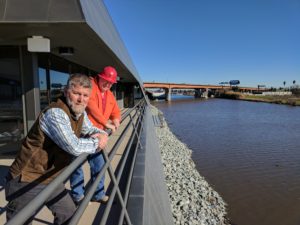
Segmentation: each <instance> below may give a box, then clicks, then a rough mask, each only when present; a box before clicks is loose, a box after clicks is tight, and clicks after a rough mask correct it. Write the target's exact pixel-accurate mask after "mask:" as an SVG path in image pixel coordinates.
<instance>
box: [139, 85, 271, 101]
mask: <svg viewBox="0 0 300 225" xmlns="http://www.w3.org/2000/svg"><path fill="white" fill-rule="evenodd" d="M143 86H144V88H150V89H151V88H161V89H164V91H165V99H166V100H167V101H170V100H171V93H172V89H187V90H188V89H194V93H195V94H194V95H195V97H196V98H197V97H204V98H207V97H208V93H209V91H210V92H212V93H213V94H215V93H216V92H218V91H225V90H234V89H238V90H239V91H241V92H254V91H264V90H268V89H267V88H259V87H238V86H224V85H210V84H208V85H207V84H185V83H159V82H158V83H156V82H144V83H143Z"/></svg>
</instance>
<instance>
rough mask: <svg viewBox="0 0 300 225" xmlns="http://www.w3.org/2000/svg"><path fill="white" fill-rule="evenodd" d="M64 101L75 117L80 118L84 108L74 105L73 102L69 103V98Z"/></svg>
mask: <svg viewBox="0 0 300 225" xmlns="http://www.w3.org/2000/svg"><path fill="white" fill-rule="evenodd" d="M66 99H67V104H68V106H69V107H70V108H71V109H72V111H73V112H74V113H75V115H76V116H80V115H81V114H82V113H83V112H84V110H85V106H83V105H75V104H74V103H73V102H71V100H70V99H69V98H66Z"/></svg>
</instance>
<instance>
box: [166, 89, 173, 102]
mask: <svg viewBox="0 0 300 225" xmlns="http://www.w3.org/2000/svg"><path fill="white" fill-rule="evenodd" d="M165 94H166V101H171V94H172V88H165Z"/></svg>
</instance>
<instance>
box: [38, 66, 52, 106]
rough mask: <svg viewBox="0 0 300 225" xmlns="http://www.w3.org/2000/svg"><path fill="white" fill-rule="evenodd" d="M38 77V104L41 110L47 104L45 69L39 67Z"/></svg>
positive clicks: (48, 100)
mask: <svg viewBox="0 0 300 225" xmlns="http://www.w3.org/2000/svg"><path fill="white" fill-rule="evenodd" d="M39 79H40V83H39V85H40V104H41V110H43V109H44V108H45V107H46V106H47V105H49V102H50V99H49V91H48V89H47V73H46V69H44V68H39Z"/></svg>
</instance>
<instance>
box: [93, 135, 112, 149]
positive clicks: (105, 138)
mask: <svg viewBox="0 0 300 225" xmlns="http://www.w3.org/2000/svg"><path fill="white" fill-rule="evenodd" d="M91 137H93V138H98V140H99V142H98V151H100V150H101V149H104V148H105V147H106V145H107V141H108V135H107V134H105V133H96V134H93V135H91Z"/></svg>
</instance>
